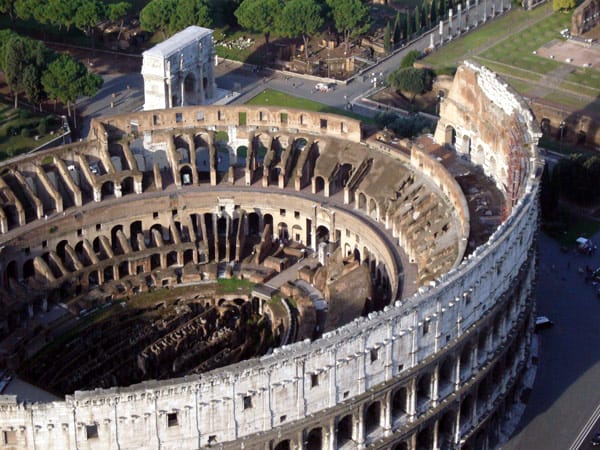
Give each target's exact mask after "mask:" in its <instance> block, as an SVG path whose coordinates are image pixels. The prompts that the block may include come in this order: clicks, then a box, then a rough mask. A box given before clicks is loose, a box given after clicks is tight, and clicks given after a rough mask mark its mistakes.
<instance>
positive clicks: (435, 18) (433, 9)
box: [429, 0, 438, 26]
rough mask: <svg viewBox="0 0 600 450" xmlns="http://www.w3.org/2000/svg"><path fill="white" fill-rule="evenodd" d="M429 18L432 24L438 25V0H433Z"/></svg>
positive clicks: (430, 5)
mask: <svg viewBox="0 0 600 450" xmlns="http://www.w3.org/2000/svg"><path fill="white" fill-rule="evenodd" d="M429 18H430V25H433V26H435V25H437V21H438V16H437V2H436V0H431V3H430V4H429Z"/></svg>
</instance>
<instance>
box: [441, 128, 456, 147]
mask: <svg viewBox="0 0 600 450" xmlns="http://www.w3.org/2000/svg"><path fill="white" fill-rule="evenodd" d="M444 144H448V145H455V144H456V130H455V129H454V127H453V126H452V125H446V130H445V132H444Z"/></svg>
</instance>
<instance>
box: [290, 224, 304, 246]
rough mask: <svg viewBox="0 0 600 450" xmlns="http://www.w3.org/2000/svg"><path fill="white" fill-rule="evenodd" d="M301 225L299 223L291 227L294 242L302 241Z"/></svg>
mask: <svg viewBox="0 0 600 450" xmlns="http://www.w3.org/2000/svg"><path fill="white" fill-rule="evenodd" d="M302 233H303V231H302V227H301V226H300V225H294V226H293V227H292V238H293V240H294V241H296V242H302Z"/></svg>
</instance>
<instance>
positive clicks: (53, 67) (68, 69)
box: [42, 53, 102, 116]
mask: <svg viewBox="0 0 600 450" xmlns="http://www.w3.org/2000/svg"><path fill="white" fill-rule="evenodd" d="M42 85H43V86H44V90H45V91H46V93H47V94H48V97H50V98H51V99H54V100H60V101H62V102H63V103H65V104H66V105H67V112H68V114H69V116H70V115H71V105H72V104H73V103H74V102H75V100H77V98H79V97H81V96H83V95H86V96H92V95H94V94H95V93H96V92H98V89H100V87H101V86H102V78H101V77H100V76H98V75H95V74H92V73H89V72H88V70H87V68H86V67H85V66H84V65H83V64H82V63H80V62H79V61H76V60H75V59H73V58H72V57H71V56H69V55H67V54H64V53H62V54H61V55H60V56H59V57H58V58H56V59H55V60H54V61H52V62H51V63H50V64H49V65H48V68H47V70H46V71H45V72H44V74H43V75H42Z"/></svg>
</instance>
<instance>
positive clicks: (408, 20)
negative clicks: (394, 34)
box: [406, 11, 412, 41]
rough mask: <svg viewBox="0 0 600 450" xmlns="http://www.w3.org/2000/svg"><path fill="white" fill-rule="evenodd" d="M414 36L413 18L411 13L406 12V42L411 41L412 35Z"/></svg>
mask: <svg viewBox="0 0 600 450" xmlns="http://www.w3.org/2000/svg"><path fill="white" fill-rule="evenodd" d="M411 34H412V17H411V15H410V11H407V12H406V40H407V41H408V40H409V39H410V35H411Z"/></svg>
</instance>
